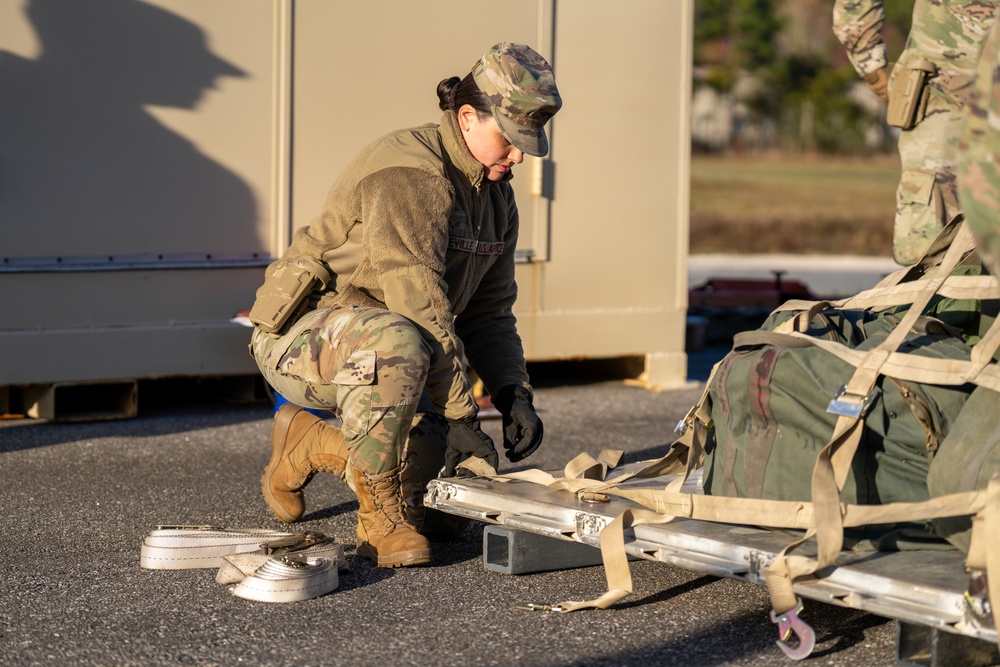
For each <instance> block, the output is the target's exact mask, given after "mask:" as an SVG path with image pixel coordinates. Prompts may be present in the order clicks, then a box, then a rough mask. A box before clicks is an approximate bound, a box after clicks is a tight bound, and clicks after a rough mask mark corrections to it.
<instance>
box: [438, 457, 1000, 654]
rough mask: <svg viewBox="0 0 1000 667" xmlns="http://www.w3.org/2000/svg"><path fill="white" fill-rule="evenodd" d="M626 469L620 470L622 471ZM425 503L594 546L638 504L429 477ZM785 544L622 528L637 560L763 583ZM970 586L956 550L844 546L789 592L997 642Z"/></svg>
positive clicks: (708, 532) (674, 526) (733, 530)
mask: <svg viewBox="0 0 1000 667" xmlns="http://www.w3.org/2000/svg"><path fill="white" fill-rule="evenodd" d="M633 465H637V464H633ZM629 469H630V466H626V467H625V468H623V469H622V470H621V471H620V473H619V474H623V473H626V472H628V470H629ZM667 481H668V479H667V478H663V477H661V478H657V479H656V480H653V481H652V482H651V481H650V480H630V481H629V482H627V483H626V487H627V488H640V487H644V486H649V487H654V488H660V489H662V488H663V487H664V486H665V485H666V483H667ZM699 482H700V479H697V478H692V479H691V480H689V481H688V482H687V484H686V485H685V491H688V492H694V493H700V486H699ZM426 504H427V506H428V507H433V508H435V509H438V510H441V511H443V512H447V513H450V514H456V515H459V516H464V517H468V518H471V519H476V520H479V521H483V522H486V523H488V524H498V525H502V526H505V527H507V528H510V529H514V530H520V531H526V532H529V533H534V534H537V535H544V536H547V537H551V538H556V539H559V540H564V541H573V542H580V543H583V544H588V545H590V546H592V547H599V545H600V538H599V535H600V532H601V530H602V529H603V528H604V527H605V526H606V525H607V524H608V523H610V522H611V521H612V520H614V519H615V517H617V516H618V515H620V514H621V513H622V512H623V511H624V510H626V509H634V508H638V507H639V505H638V504H637V503H634V502H632V501H629V500H626V499H624V498H618V497H614V496H612V497H611V499H610V500H609V502H606V503H601V504H591V503H585V502H582V501H580V500H578V499H577V498H576V496H575V494H572V493H569V492H566V491H558V490H553V489H549V488H547V487H544V486H541V485H538V484H533V483H529V482H524V481H519V480H509V481H506V482H495V481H491V480H487V479H482V478H473V479H447V480H444V479H438V480H434V481H432V482H431V483H430V484H429V485H428V490H427V496H426ZM790 541H792V537H790V535H789V534H786V533H781V532H779V531H774V530H767V529H762V528H757V527H753V526H741V525H728V524H721V523H712V522H708V521H697V520H692V519H684V518H678V519H675V520H674V521H672V522H670V523H667V524H662V525H655V526H651V525H641V526H636V527H635V528H634V529H629V530H627V531H626V533H625V550H626V552H627V553H628V554H629V555H630V556H633V557H636V558H643V559H646V560H653V561H660V562H664V563H670V564H672V565H676V566H679V567H682V568H685V569H688V570H692V571H695V572H700V573H704V574H711V575H716V576H722V577H728V578H732V579H739V580H741V581H747V582H750V583H754V584H764V583H765V582H764V571H765V570H766V568H767V567H768V565H770V563H771V561H772V560H773V559H774V558H775V556H776V555H777V554H778V552H780V551H781V549H783V548H784V547H785V546H787V545H788V543H789V542H790ZM809 547H810V545H809V544H806V545H803V546H802V547H800V548H799V549H798V550H797V553H800V554H802V555H808V556H813V555H815V552H810V551H809ZM967 586H968V578H967V575H966V573H965V565H964V554H963V553H962V552H960V551H957V550H949V551H894V552H884V551H883V552H855V551H844V552H843V553H842V554H841V555H840V557H839V558H838V559H837V562H836V563H835V565H834V566H831V567H829V568H826V569H824V570H822V571H820V572H819V573H817V576H816V578H815V579H812V580H808V581H800V582H797V583H796V584H795V591H796V593H798V594H799V595H800V596H802V597H803V598H809V599H813V600H819V601H821V602H826V603H829V604H834V605H838V606H841V607H850V608H853V609H861V610H864V611H867V612H871V613H873V614H877V615H879V616H884V617H887V618H892V619H896V620H897V621H899V622H900V623H903V624H911V625H915V626H923V627H927V628H931V629H932V630H941V631H944V632H947V633H950V634H955V635H964V636H966V637H971V638H974V639H978V640H983V641H986V642H990V643H992V644H996V643H997V632H996V628H995V627H991V626H989V625H986V624H983V623H981V622H980V621H979V619H978V618H977V617H975V616H974V615H973V614H972V613H971V611H970V610H969V609H968V606H967V604H966V602H965V597H964V594H965V591H966V588H967ZM929 636H931V635H929ZM933 636H935V637H936V636H937V635H936V634H934V635H933ZM897 648H898V647H897Z"/></svg>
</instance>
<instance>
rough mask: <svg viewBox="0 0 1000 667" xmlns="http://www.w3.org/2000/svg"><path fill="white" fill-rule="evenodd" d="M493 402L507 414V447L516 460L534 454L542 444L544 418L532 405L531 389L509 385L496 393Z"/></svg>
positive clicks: (505, 429)
mask: <svg viewBox="0 0 1000 667" xmlns="http://www.w3.org/2000/svg"><path fill="white" fill-rule="evenodd" d="M493 405H494V406H495V407H496V409H497V410H499V411H500V414H501V415H503V448H504V449H505V450H506V452H507V458H508V459H509V460H510V461H511V462H512V463H514V462H517V461H520V460H521V459H526V458H528V457H529V456H531V455H532V454H533V453H534V451H535V450H536V449H538V445H540V444H542V420H541V419H539V418H538V415H537V414H536V413H535V407H534V406H533V405H532V404H531V392H530V391H528V389H527V388H526V387H522V386H521V385H518V384H509V385H507V386H506V387H504V388H503V389H501V390H500V391H498V392H497V393H496V395H495V396H493Z"/></svg>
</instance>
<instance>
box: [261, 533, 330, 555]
mask: <svg viewBox="0 0 1000 667" xmlns="http://www.w3.org/2000/svg"><path fill="white" fill-rule="evenodd" d="M325 539H326V535H324V534H323V533H319V532H316V531H309V532H307V533H296V534H295V535H290V536H288V537H282V538H280V539H277V540H271V541H270V542H265V543H264V544H262V545H261V548H262V549H263V550H264V553H265V554H267V555H269V556H277V555H280V554H287V553H291V552H294V551H303V550H304V549H308V548H309V547H311V546H315V545H317V544H319V543H320V542H322V541H323V540H325Z"/></svg>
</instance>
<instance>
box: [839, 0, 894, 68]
mask: <svg viewBox="0 0 1000 667" xmlns="http://www.w3.org/2000/svg"><path fill="white" fill-rule="evenodd" d="M884 24H885V7H884V6H883V3H882V0H836V2H834V5H833V32H834V34H835V35H836V36H837V39H838V40H840V43H841V44H843V45H844V48H845V49H846V50H847V58H848V59H849V60H850V61H851V64H852V65H854V69H855V70H856V71H857V73H858V74H859V75H860V76H861V77H862V78H864V77H865V75H866V74H871V73H872V72H874V71H876V70H878V69H881V68H882V67H885V66H886V64H887V62H888V61H887V60H886V55H885V42H883V41H882V26H883V25H884Z"/></svg>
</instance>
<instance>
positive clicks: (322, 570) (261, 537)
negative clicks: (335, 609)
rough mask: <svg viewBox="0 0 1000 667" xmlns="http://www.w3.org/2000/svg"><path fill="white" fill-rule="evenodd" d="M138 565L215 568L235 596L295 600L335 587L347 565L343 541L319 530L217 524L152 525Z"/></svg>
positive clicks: (313, 595)
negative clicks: (340, 571)
mask: <svg viewBox="0 0 1000 667" xmlns="http://www.w3.org/2000/svg"><path fill="white" fill-rule="evenodd" d="M140 566H141V567H143V568H145V569H153V570H180V569H193V568H212V567H217V568H219V570H218V573H217V574H216V577H215V580H216V582H217V583H219V584H222V585H230V586H232V587H231V588H230V591H231V592H232V594H233V595H236V596H237V597H242V598H246V599H249V600H257V601H261V602H296V601H299V600H307V599H310V598H314V597H317V596H320V595H324V594H326V593H329V592H330V591H333V590H336V588H337V586H338V585H339V583H340V580H339V570H346V569H347V560H346V557H345V556H344V547H343V545H339V544H336V543H335V542H333V540H332V539H330V538H328V537H326V536H325V535H324V534H323V533H318V532H306V533H288V532H281V531H275V530H265V529H244V530H238V529H231V528H223V527H219V526H158V527H157V528H156V529H155V530H153V531H152V532H150V534H149V535H147V536H146V538H145V539H144V540H143V542H142V551H141V556H140Z"/></svg>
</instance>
